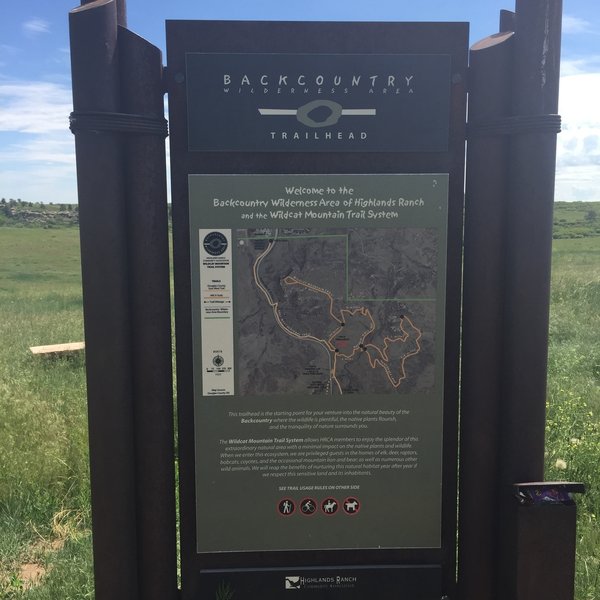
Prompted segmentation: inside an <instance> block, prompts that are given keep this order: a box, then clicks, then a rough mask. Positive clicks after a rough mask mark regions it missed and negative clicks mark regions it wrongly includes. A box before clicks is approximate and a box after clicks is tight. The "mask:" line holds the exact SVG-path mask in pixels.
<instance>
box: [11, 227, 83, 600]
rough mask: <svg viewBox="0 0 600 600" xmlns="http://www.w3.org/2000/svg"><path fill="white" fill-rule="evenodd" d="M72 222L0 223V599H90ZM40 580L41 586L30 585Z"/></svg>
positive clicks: (77, 290) (75, 238)
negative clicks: (45, 348) (58, 346)
mask: <svg viewBox="0 0 600 600" xmlns="http://www.w3.org/2000/svg"><path fill="white" fill-rule="evenodd" d="M78 239H79V232H78V230H77V229H54V230H53V229H48V230H45V229H10V228H1V229H0V256H1V257H2V261H1V263H0V308H1V311H2V319H1V320H0V340H1V341H2V343H1V344H0V415H2V418H0V598H2V599H7V600H8V599H11V598H20V597H27V598H32V599H36V600H37V599H40V600H41V599H44V600H46V599H47V600H50V599H52V600H63V599H65V600H66V599H71V598H73V599H74V600H75V599H80V598H86V597H88V598H91V597H93V586H92V583H91V534H90V526H89V512H90V509H89V504H90V502H89V477H88V467H87V420H86V419H87V416H86V406H85V377H84V368H83V366H84V365H83V359H82V358H74V359H72V360H44V359H40V358H34V357H33V356H32V355H31V354H30V352H29V346H35V345H42V344H49V343H59V342H67V341H80V340H82V339H83V323H82V313H81V277H80V267H79V242H78ZM36 579H41V580H42V581H43V585H34V584H35V583H36Z"/></svg>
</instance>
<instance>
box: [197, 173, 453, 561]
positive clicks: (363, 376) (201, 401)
mask: <svg viewBox="0 0 600 600" xmlns="http://www.w3.org/2000/svg"><path fill="white" fill-rule="evenodd" d="M189 186H190V239H191V240H192V247H191V260H192V285H193V287H192V312H193V323H194V332H193V333H194V389H195V394H194V396H195V422H196V427H195V431H196V466H197V476H196V501H197V516H196V518H197V525H198V535H197V540H198V551H199V552H237V551H263V550H298V549H303V550H316V549H348V548H436V547H440V544H441V488H442V484H441V483H442V445H443V436H442V429H443V381H444V315H445V276H446V227H447V210H448V176H447V175H446V174H428V175H191V176H190V178H189ZM392 516H393V518H392Z"/></svg>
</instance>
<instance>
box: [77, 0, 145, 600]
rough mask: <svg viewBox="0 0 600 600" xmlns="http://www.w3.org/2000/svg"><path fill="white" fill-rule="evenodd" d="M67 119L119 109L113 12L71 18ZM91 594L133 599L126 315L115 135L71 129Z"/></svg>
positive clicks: (82, 12)
mask: <svg viewBox="0 0 600 600" xmlns="http://www.w3.org/2000/svg"><path fill="white" fill-rule="evenodd" d="M69 22H70V33H71V50H72V51H71V61H72V77H73V107H74V115H77V114H88V115H89V114H98V113H107V112H108V113H111V112H113V113H114V112H119V110H120V90H119V69H118V52H117V10H116V4H115V2H114V0H97V1H96V2H92V3H87V4H85V5H83V6H81V7H80V8H76V9H75V10H73V11H72V12H71V13H70V15H69ZM75 144H76V151H77V184H78V194H79V218H80V232H81V261H82V271H83V298H84V320H85V337H86V368H87V385H88V411H89V438H90V475H91V490H92V522H93V529H94V572H95V582H96V598H97V600H136V599H137V598H138V569H137V565H138V561H137V531H136V494H135V491H136V490H135V466H134V414H133V402H132V381H131V337H130V332H131V318H130V317H131V315H130V295H129V270H128V268H127V260H126V257H127V230H126V226H125V224H126V212H125V201H124V198H125V185H124V171H123V164H124V163H123V153H122V144H121V140H120V135H119V134H118V133H115V132H111V131H101V130H97V129H96V130H95V129H93V128H90V127H88V128H81V129H78V130H77V131H76V136H75Z"/></svg>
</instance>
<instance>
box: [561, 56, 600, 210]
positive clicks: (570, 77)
mask: <svg viewBox="0 0 600 600" xmlns="http://www.w3.org/2000/svg"><path fill="white" fill-rule="evenodd" d="M575 62H577V61H572V62H571V63H570V65H568V68H567V69H566V72H567V75H565V76H563V77H562V78H561V82H560V85H561V90H560V106H559V112H560V114H561V116H562V122H563V126H562V129H563V131H562V133H560V135H559V136H558V146H557V165H556V167H557V168H556V199H557V200H600V112H599V111H598V99H599V98H600V68H598V66H597V65H593V66H595V67H596V68H595V69H594V70H592V71H587V72H586V69H589V68H590V66H591V63H590V61H578V62H577V64H575ZM564 71H565V70H564V69H563V72H564Z"/></svg>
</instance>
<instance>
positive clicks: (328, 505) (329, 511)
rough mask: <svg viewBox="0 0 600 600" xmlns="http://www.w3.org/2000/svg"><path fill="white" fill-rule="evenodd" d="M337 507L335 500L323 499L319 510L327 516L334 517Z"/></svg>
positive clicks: (338, 505) (337, 503)
mask: <svg viewBox="0 0 600 600" xmlns="http://www.w3.org/2000/svg"><path fill="white" fill-rule="evenodd" d="M339 507H340V504H339V502H338V501H337V500H336V499H335V498H325V500H323V502H321V510H322V511H323V512H324V513H325V514H326V515H328V516H331V515H335V513H336V512H337V511H338V508H339Z"/></svg>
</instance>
